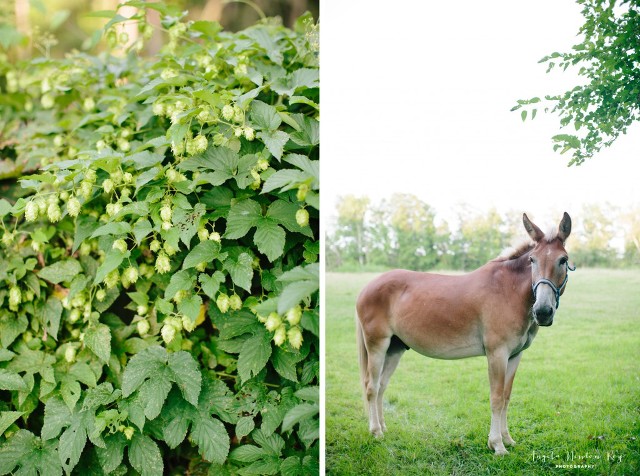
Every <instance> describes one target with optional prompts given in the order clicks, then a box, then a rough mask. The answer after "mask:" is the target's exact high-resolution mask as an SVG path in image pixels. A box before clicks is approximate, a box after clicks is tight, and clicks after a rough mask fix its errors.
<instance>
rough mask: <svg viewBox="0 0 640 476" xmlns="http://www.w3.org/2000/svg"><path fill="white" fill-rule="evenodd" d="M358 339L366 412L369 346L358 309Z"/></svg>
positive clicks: (366, 409) (363, 399) (367, 407)
mask: <svg viewBox="0 0 640 476" xmlns="http://www.w3.org/2000/svg"><path fill="white" fill-rule="evenodd" d="M356 340H357V342H358V360H359V362H360V384H361V385H362V401H363V404H364V409H365V413H366V412H368V410H369V405H367V384H368V381H367V380H368V379H367V367H368V366H369V355H368V353H367V347H366V346H365V345H364V333H363V330H362V325H361V324H360V319H359V318H358V311H356Z"/></svg>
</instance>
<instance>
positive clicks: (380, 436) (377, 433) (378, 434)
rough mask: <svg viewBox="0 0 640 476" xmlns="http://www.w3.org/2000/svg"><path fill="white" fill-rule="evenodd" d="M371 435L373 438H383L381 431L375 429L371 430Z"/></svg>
mask: <svg viewBox="0 0 640 476" xmlns="http://www.w3.org/2000/svg"><path fill="white" fill-rule="evenodd" d="M371 434H372V435H373V437H374V438H382V437H383V436H384V433H382V430H380V429H379V428H378V429H375V430H371Z"/></svg>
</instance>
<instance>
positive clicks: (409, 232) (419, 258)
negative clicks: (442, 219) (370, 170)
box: [382, 193, 438, 270]
mask: <svg viewBox="0 0 640 476" xmlns="http://www.w3.org/2000/svg"><path fill="white" fill-rule="evenodd" d="M382 209H383V214H384V221H385V222H386V223H387V224H388V232H389V233H390V234H389V237H388V240H389V242H388V245H389V255H388V256H389V258H390V261H389V265H390V266H392V267H395V268H407V269H414V270H427V269H431V268H433V267H434V266H435V265H436V263H437V261H438V253H437V250H436V241H437V240H436V226H435V224H434V220H435V211H434V209H433V208H431V207H430V206H429V205H428V204H426V203H425V202H423V201H422V200H420V199H419V198H418V197H416V196H415V195H412V194H406V193H396V194H394V195H392V196H391V198H390V199H389V200H385V201H384V202H383V205H382Z"/></svg>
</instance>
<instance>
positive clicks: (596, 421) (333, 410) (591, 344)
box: [325, 269, 640, 476]
mask: <svg viewBox="0 0 640 476" xmlns="http://www.w3.org/2000/svg"><path fill="white" fill-rule="evenodd" d="M373 277H374V275H373V274H369V273H367V274H352V273H348V274H347V273H344V274H343V273H329V274H328V275H327V278H326V283H327V285H326V286H327V289H326V295H327V300H326V316H327V325H326V338H327V341H326V342H327V344H326V368H327V372H326V387H325V388H326V402H327V404H326V435H327V436H326V471H327V474H328V475H336V476H338V475H345V474H354V475H355V474H358V475H360V474H362V475H364V474H366V475H379V474H402V475H425V474H428V475H432V476H438V475H443V476H444V475H446V476H449V475H453V474H455V475H460V476H476V475H480V474H495V475H498V474H499V475H506V476H520V475H548V476H552V475H558V474H581V475H582V474H589V475H591V474H593V475H631V474H639V472H640V409H639V408H638V401H639V399H640V387H639V386H638V381H637V376H638V373H639V372H640V347H638V345H637V343H638V340H639V339H640V330H639V328H638V325H637V309H638V306H640V294H639V293H637V292H636V291H637V289H638V287H639V286H640V272H638V270H604V269H590V270H581V269H578V270H577V271H576V272H575V273H572V274H571V278H570V279H569V283H568V285H567V290H566V292H565V293H564V295H563V297H562V305H561V306H560V308H559V310H558V313H557V314H556V319H555V321H554V324H553V326H551V327H549V328H545V329H540V332H539V333H538V335H537V337H536V338H535V340H534V342H533V344H532V345H531V347H530V348H529V349H527V350H526V351H525V352H524V354H523V357H522V362H521V363H520V366H519V368H518V373H517V374H516V377H515V381H514V387H513V394H512V398H511V403H510V406H509V427H510V431H511V435H512V436H513V438H514V439H515V440H516V442H517V445H516V446H515V447H514V448H509V452H510V454H509V455H507V456H505V457H502V458H498V457H496V456H495V455H494V454H493V452H492V451H490V450H489V449H487V434H488V432H489V422H490V405H489V380H488V378H487V361H486V359H485V358H483V357H478V358H471V359H461V360H449V361H447V360H435V359H429V358H426V357H423V356H422V355H420V354H418V353H416V352H413V351H410V350H409V351H407V352H406V353H405V354H404V355H403V357H402V359H401V360H400V364H399V365H398V369H397V370H396V371H395V373H394V374H393V376H392V377H391V381H390V383H389V387H388V388H387V390H386V392H385V395H384V397H385V403H384V409H385V419H386V424H387V427H388V430H387V432H386V433H385V436H384V438H380V439H375V438H373V437H372V436H371V435H370V434H369V432H368V422H367V417H366V414H365V411H364V406H363V399H362V388H361V386H360V382H359V370H358V357H357V348H356V344H355V326H354V318H353V315H354V314H353V313H354V302H355V298H356V296H357V293H358V292H359V291H360V290H361V289H362V287H363V286H364V285H365V284H366V283H367V282H369V281H370V280H371V279H372V278H373ZM556 465H559V466H566V467H565V468H561V467H558V466H556ZM571 465H574V466H582V465H585V466H589V467H588V468H584V467H583V468H575V467H574V468H571V467H570V466H571Z"/></svg>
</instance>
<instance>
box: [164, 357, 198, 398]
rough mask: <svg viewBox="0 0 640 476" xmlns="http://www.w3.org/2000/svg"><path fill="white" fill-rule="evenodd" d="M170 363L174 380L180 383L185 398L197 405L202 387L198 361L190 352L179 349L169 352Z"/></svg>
mask: <svg viewBox="0 0 640 476" xmlns="http://www.w3.org/2000/svg"><path fill="white" fill-rule="evenodd" d="M168 365H169V368H170V369H171V370H172V371H173V376H172V380H173V381H174V382H175V383H176V384H177V385H178V388H179V389H180V391H181V392H182V396H183V397H184V399H185V400H186V401H187V402H189V403H191V404H192V405H194V406H197V405H198V397H199V395H200V390H201V388H202V376H201V375H200V370H199V367H198V363H197V362H196V361H195V359H194V358H193V356H192V355H191V354H190V353H188V352H185V351H179V352H173V353H171V354H169V362H168Z"/></svg>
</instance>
